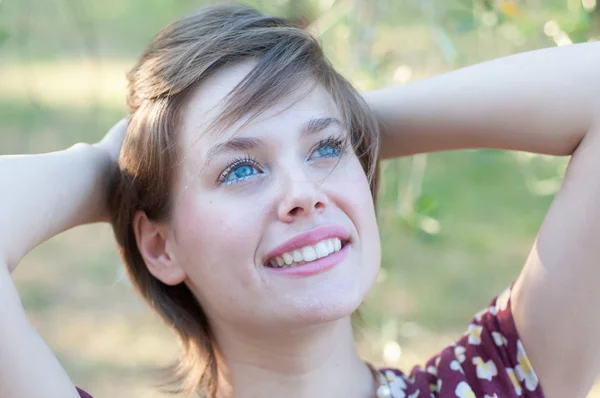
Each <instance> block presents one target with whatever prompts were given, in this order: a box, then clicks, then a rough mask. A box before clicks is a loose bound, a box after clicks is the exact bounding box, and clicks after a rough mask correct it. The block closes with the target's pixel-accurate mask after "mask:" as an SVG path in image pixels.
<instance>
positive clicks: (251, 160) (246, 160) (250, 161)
mask: <svg viewBox="0 0 600 398" xmlns="http://www.w3.org/2000/svg"><path fill="white" fill-rule="evenodd" d="M240 166H253V167H256V168H257V169H259V170H262V168H261V167H260V164H259V163H258V161H257V160H256V158H255V157H252V156H250V154H246V155H244V156H243V157H241V158H236V159H234V160H233V162H231V163H230V164H229V166H227V168H226V169H225V170H223V172H222V173H221V175H220V176H219V182H220V183H221V184H227V178H228V177H229V175H230V174H231V172H232V171H234V170H235V169H236V168H238V167H240ZM227 185H230V184H227Z"/></svg>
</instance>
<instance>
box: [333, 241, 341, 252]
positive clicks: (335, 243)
mask: <svg viewBox="0 0 600 398" xmlns="http://www.w3.org/2000/svg"><path fill="white" fill-rule="evenodd" d="M333 248H334V250H335V251H338V250H340V249H341V248H342V241H341V240H339V238H333Z"/></svg>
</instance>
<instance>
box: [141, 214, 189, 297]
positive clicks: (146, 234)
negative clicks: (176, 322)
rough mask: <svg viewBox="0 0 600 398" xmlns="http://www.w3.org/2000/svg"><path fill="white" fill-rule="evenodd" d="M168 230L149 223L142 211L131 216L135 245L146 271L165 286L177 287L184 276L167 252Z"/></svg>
mask: <svg viewBox="0 0 600 398" xmlns="http://www.w3.org/2000/svg"><path fill="white" fill-rule="evenodd" d="M168 228H169V227H168V226H167V225H160V224H157V223H154V222H152V221H150V220H149V219H148V217H147V216H146V213H145V212H144V211H142V210H138V211H137V212H136V213H135V215H134V216H133V231H134V233H135V239H136V243H137V246H138V250H139V251H140V254H141V255H142V258H143V259H144V262H145V263H146V267H147V268H148V271H150V273H151V274H152V275H154V276H155V277H156V278H157V279H158V280H160V281H161V282H163V283H165V284H167V285H177V284H179V283H181V282H183V281H184V280H185V277H186V274H185V271H184V270H183V268H181V267H180V266H179V264H178V263H177V261H175V258H174V256H173V255H172V253H171V252H170V250H169V245H168V244H167V238H168V236H169V229H168Z"/></svg>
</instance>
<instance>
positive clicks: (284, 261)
mask: <svg viewBox="0 0 600 398" xmlns="http://www.w3.org/2000/svg"><path fill="white" fill-rule="evenodd" d="M0 1H2V0H0ZM341 248H342V241H341V240H340V239H339V238H331V239H324V240H322V241H320V242H318V243H317V244H316V245H314V246H305V247H303V248H302V249H298V250H294V251H291V252H289V253H283V254H282V255H280V256H277V257H275V258H273V259H271V260H270V261H269V265H270V266H272V267H275V268H289V267H293V266H294V263H302V262H310V261H314V260H316V259H317V258H323V257H327V256H329V255H330V254H331V253H334V252H337V251H339V250H340V249H341Z"/></svg>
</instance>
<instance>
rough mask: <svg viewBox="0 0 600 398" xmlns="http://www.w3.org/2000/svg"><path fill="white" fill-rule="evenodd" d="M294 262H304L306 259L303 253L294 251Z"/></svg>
mask: <svg viewBox="0 0 600 398" xmlns="http://www.w3.org/2000/svg"><path fill="white" fill-rule="evenodd" d="M293 256H294V261H295V262H297V263H299V262H300V261H304V257H302V253H300V252H299V251H298V250H294V254H293Z"/></svg>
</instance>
